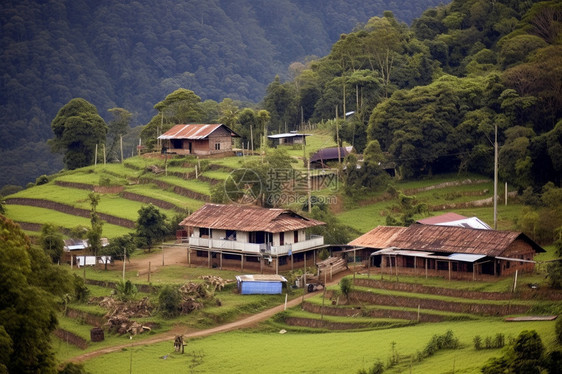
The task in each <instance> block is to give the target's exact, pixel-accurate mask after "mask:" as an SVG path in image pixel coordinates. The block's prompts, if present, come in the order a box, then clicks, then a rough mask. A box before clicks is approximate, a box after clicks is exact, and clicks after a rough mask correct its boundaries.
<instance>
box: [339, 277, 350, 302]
mask: <svg viewBox="0 0 562 374" xmlns="http://www.w3.org/2000/svg"><path fill="white" fill-rule="evenodd" d="M351 286H352V281H351V278H342V280H341V281H340V290H341V293H342V294H343V295H344V296H345V297H347V296H348V295H349V292H350V291H351Z"/></svg>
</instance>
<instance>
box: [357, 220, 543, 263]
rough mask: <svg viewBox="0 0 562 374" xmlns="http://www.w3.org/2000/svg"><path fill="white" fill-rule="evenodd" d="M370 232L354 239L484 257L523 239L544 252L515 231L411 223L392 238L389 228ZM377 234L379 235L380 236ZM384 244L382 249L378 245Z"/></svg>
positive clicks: (361, 242) (375, 245) (360, 242)
mask: <svg viewBox="0 0 562 374" xmlns="http://www.w3.org/2000/svg"><path fill="white" fill-rule="evenodd" d="M381 227H383V229H381V230H377V229H378V228H376V229H374V230H371V231H370V232H368V233H367V234H365V235H363V236H362V237H359V238H357V239H355V240H354V241H353V242H351V243H350V244H354V243H355V242H356V241H357V242H358V244H355V245H362V246H365V247H370V248H385V247H390V246H392V247H396V248H399V249H410V250H416V251H429V252H437V253H466V254H479V255H487V256H493V257H495V256H500V255H501V254H502V253H503V252H504V251H505V250H506V249H507V248H508V247H509V246H510V245H511V243H513V242H514V241H515V240H518V239H520V240H523V241H525V242H527V243H528V244H529V245H531V246H532V247H533V249H534V250H535V251H536V252H544V249H543V248H542V247H541V246H539V245H538V244H537V243H535V242H534V241H532V240H531V239H530V238H529V237H527V236H526V235H525V234H523V233H520V232H515V231H496V230H478V229H468V228H463V227H451V226H433V225H420V224H414V225H411V226H410V227H402V229H403V230H397V231H395V233H396V235H394V236H391V235H389V232H388V229H390V228H388V227H386V228H385V227H384V226H381ZM379 231H380V233H379ZM359 239H361V240H359ZM381 244H385V246H381Z"/></svg>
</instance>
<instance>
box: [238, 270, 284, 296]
mask: <svg viewBox="0 0 562 374" xmlns="http://www.w3.org/2000/svg"><path fill="white" fill-rule="evenodd" d="M236 282H237V284H238V292H240V293H241V294H242V295H276V294H280V293H282V290H283V283H286V282H287V279H285V277H283V276H281V275H277V274H269V275H264V274H251V275H237V276H236Z"/></svg>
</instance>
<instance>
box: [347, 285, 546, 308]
mask: <svg viewBox="0 0 562 374" xmlns="http://www.w3.org/2000/svg"><path fill="white" fill-rule="evenodd" d="M353 289H354V290H357V291H363V292H369V293H373V294H377V295H385V296H398V297H400V296H401V297H409V298H416V299H429V300H440V301H447V302H453V303H462V304H489V305H504V304H506V303H508V302H509V301H506V300H475V299H463V298H460V297H451V296H442V295H431V294H425V293H414V292H402V291H392V290H381V289H373V288H368V287H358V286H354V287H353ZM536 303H537V302H536V301H533V300H516V302H515V304H519V305H534V304H536Z"/></svg>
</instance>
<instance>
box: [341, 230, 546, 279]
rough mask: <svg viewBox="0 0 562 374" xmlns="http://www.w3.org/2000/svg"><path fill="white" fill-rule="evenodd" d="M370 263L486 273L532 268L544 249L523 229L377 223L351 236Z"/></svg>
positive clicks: (437, 272)
mask: <svg viewBox="0 0 562 374" xmlns="http://www.w3.org/2000/svg"><path fill="white" fill-rule="evenodd" d="M349 244H351V245H353V246H354V249H353V250H349V251H354V252H355V253H356V255H357V254H358V256H359V257H360V258H361V260H362V261H363V262H364V264H365V265H367V266H368V267H369V268H370V269H372V268H373V267H375V268H377V270H378V271H380V272H381V274H412V275H426V276H428V275H433V276H443V277H446V278H448V279H453V278H454V279H483V278H486V277H497V276H504V275H510V274H513V273H514V272H515V271H516V270H518V271H519V272H532V271H533V269H534V264H535V262H534V261H533V258H534V256H535V254H537V253H539V252H544V249H543V248H542V247H540V246H539V245H538V244H537V243H535V242H534V241H533V240H531V239H530V238H529V237H527V236H526V235H525V234H523V233H520V232H514V231H496V230H484V229H472V228H465V227H453V226H437V225H420V224H414V225H411V226H410V227H391V226H378V227H376V228H374V229H373V230H371V231H369V232H368V233H366V234H364V235H362V236H360V237H358V238H357V239H355V240H353V241H351V242H350V243H349Z"/></svg>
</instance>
